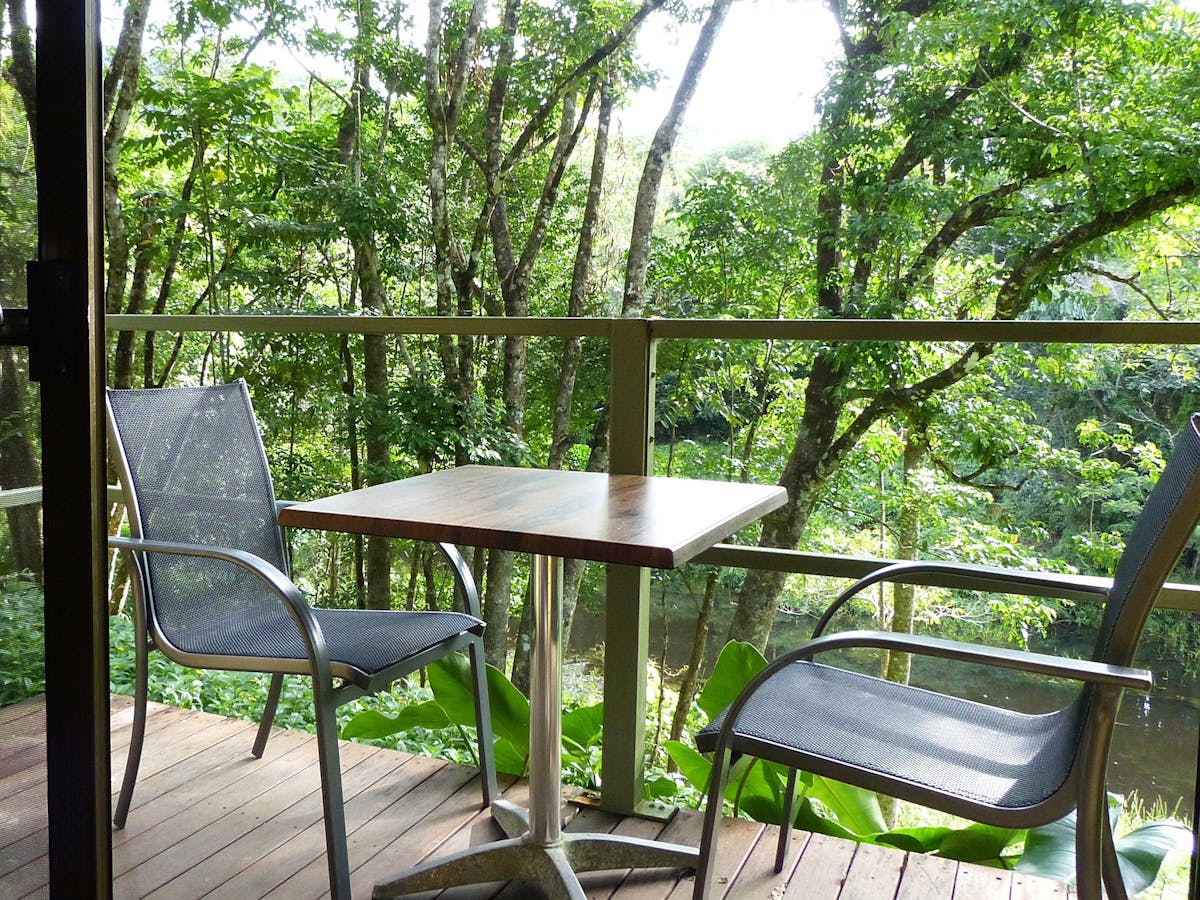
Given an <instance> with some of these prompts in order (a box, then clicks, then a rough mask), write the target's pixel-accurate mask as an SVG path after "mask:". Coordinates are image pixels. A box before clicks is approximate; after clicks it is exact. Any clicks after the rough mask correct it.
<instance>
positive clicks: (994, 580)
mask: <svg viewBox="0 0 1200 900" xmlns="http://www.w3.org/2000/svg"><path fill="white" fill-rule="evenodd" d="M931 575H932V576H933V578H930V577H929V576H931ZM938 575H945V576H950V577H951V578H953V579H954V583H955V584H956V585H959V586H961V584H962V582H963V581H967V582H971V581H976V582H978V584H979V587H978V590H993V591H995V590H1001V591H1003V592H1005V593H1010V594H1019V593H1021V591H1022V588H1025V589H1029V588H1037V589H1042V590H1051V589H1053V590H1058V591H1062V581H1061V579H1060V578H1059V576H1056V575H1047V574H1044V573H1040V572H1027V571H1023V570H1021V569H1003V568H1000V567H999V566H977V565H970V564H968V563H954V562H936V561H928V560H918V561H914V562H900V563H894V564H892V565H890V566H884V567H883V568H881V569H877V570H875V571H874V572H872V573H871V574H870V575H865V576H863V577H862V578H860V579H859V580H858V581H856V582H854V584H852V585H850V587H848V588H846V590H844V591H842V593H840V594H839V595H838V596H837V599H835V600H834V601H833V602H832V603H830V604H829V606H828V607H827V608H826V610H825V612H824V614H823V615H822V616H821V618H820V620H819V621H818V622H817V625H816V627H815V628H814V629H813V637H814V638H818V637H820V636H821V635H822V634H823V633H824V631H825V629H826V628H827V627H828V625H829V622H830V620H831V619H832V618H833V617H834V615H836V614H837V612H838V610H840V609H841V608H842V607H843V606H845V605H846V603H847V602H848V601H849V600H851V599H853V598H854V597H855V596H857V595H858V594H860V593H861V592H862V591H864V590H866V589H867V588H869V587H871V586H872V585H875V584H879V583H880V582H881V581H903V582H916V583H920V584H937V583H938V580H937V576H938ZM914 576H922V577H921V578H920V579H919V580H918V579H917V578H915V577H914ZM1064 593H1066V592H1064ZM1069 593H1070V594H1071V595H1072V596H1078V597H1081V598H1084V597H1097V598H1099V597H1104V596H1106V595H1107V594H1108V589H1107V588H1106V587H1102V586H1100V585H1090V584H1080V585H1075V586H1072V587H1071V589H1070V591H1069Z"/></svg>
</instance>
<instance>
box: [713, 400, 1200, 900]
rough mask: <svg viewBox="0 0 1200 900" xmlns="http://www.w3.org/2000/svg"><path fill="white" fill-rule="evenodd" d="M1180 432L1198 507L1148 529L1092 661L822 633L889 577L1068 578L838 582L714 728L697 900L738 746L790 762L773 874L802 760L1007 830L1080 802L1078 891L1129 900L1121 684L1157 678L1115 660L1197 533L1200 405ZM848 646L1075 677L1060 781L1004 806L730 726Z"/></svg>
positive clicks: (1079, 593) (1183, 502)
mask: <svg viewBox="0 0 1200 900" xmlns="http://www.w3.org/2000/svg"><path fill="white" fill-rule="evenodd" d="M1184 441H1186V442H1187V443H1186V447H1187V450H1188V453H1189V456H1188V459H1187V462H1185V463H1181V465H1185V466H1187V465H1190V467H1191V468H1190V469H1189V468H1185V469H1183V470H1182V471H1183V472H1184V473H1187V476H1188V479H1189V480H1188V481H1187V483H1186V485H1184V489H1183V493H1182V495H1181V496H1179V497H1178V498H1177V501H1176V506H1175V509H1186V510H1191V511H1192V513H1191V514H1181V515H1179V516H1177V517H1176V516H1172V517H1171V518H1170V519H1169V520H1167V521H1166V522H1161V523H1159V526H1158V531H1157V532H1156V533H1155V534H1154V535H1153V537H1152V542H1151V544H1150V548H1149V549H1148V551H1147V555H1146V557H1145V559H1144V561H1143V562H1144V566H1143V567H1142V568H1139V569H1137V570H1136V572H1135V574H1134V577H1133V578H1132V579H1130V581H1129V583H1128V585H1126V587H1125V591H1126V593H1125V600H1124V601H1123V605H1122V607H1121V608H1120V609H1119V610H1118V612H1117V614H1116V618H1114V619H1113V620H1112V621H1111V622H1110V621H1109V620H1108V618H1107V617H1106V620H1105V625H1104V627H1103V630H1102V633H1103V634H1104V635H1105V637H1104V642H1103V643H1101V644H1099V645H1098V646H1097V648H1096V650H1095V651H1094V654H1093V655H1094V657H1095V659H1069V658H1064V657H1058V656H1052V655H1048V654H1042V653H1031V652H1024V651H1016V650H1009V649H1004V648H995V647H987V646H983V645H977V644H969V643H964V642H960V641H950V640H944V639H941V638H935V637H923V636H917V635H910V634H899V633H894V632H883V631H867V630H861V631H847V632H842V633H839V634H834V635H824V631H825V629H826V627H827V626H828V625H829V622H830V621H831V619H832V618H833V616H834V615H836V614H837V612H838V611H839V610H840V609H841V608H842V607H843V606H844V605H845V604H846V603H847V602H848V601H849V600H850V599H852V598H853V597H855V596H857V595H858V594H860V593H861V592H862V591H864V590H866V589H867V588H869V587H871V586H873V585H876V584H880V583H882V582H887V581H910V582H912V581H915V582H918V583H924V584H939V583H948V579H947V578H946V577H945V576H952V583H953V584H955V585H956V586H966V587H975V588H987V589H990V590H997V588H998V587H999V588H1000V589H1001V590H1003V591H1005V592H1007V593H1013V594H1019V593H1022V592H1025V593H1028V594H1035V595H1036V594H1044V593H1046V592H1047V590H1049V589H1053V591H1054V592H1055V594H1058V595H1061V593H1062V584H1061V582H1058V581H1056V580H1055V579H1053V578H1048V577H1046V576H1044V575H1038V574H1037V573H1033V572H1021V571H1016V570H1008V569H1001V568H996V567H991V566H973V565H966V564H962V563H951V562H928V561H917V562H901V563H896V564H893V565H889V566H884V567H882V568H880V569H878V570H877V571H875V572H873V573H871V574H870V575H867V576H866V577H864V578H862V579H860V580H858V581H857V582H855V583H854V584H853V585H851V586H850V587H849V588H847V589H846V590H845V591H843V592H842V593H841V594H840V595H839V596H838V597H837V599H835V600H834V601H833V603H832V604H830V606H829V607H828V609H827V610H826V611H825V613H824V615H823V616H822V617H821V619H820V620H819V622H818V624H817V626H816V628H815V629H814V632H813V638H812V639H811V640H809V641H807V642H806V643H804V644H802V645H801V646H799V647H797V648H796V649H795V650H793V651H791V652H789V653H787V654H784V655H783V656H780V657H778V658H777V659H775V660H774V661H773V662H771V663H770V664H768V665H767V666H766V667H764V668H763V669H762V670H761V671H760V672H759V673H757V674H756V675H755V677H754V678H752V679H751V680H750V682H749V683H748V684H747V685H746V687H745V688H743V689H742V690H741V692H740V693H739V695H738V697H737V699H736V700H735V701H734V702H733V704H732V705H731V706H730V707H729V709H728V710H726V712H725V714H724V715H725V718H724V720H723V721H722V724H721V728H720V729H719V731H718V734H717V740H716V746H715V749H714V754H713V755H714V759H713V767H712V772H711V775H710V778H709V785H708V791H707V797H708V802H707V807H706V810H705V815H704V826H703V833H702V836H701V842H700V859H699V863H698V865H697V869H696V882H695V887H694V891H693V897H694V898H695V900H703V898H704V897H705V896H706V894H707V893H708V890H709V886H710V885H711V884H712V882H713V875H714V873H713V863H714V859H715V856H716V854H715V843H716V834H717V823H718V822H719V820H720V818H721V811H722V807H723V805H724V796H725V789H726V786H727V784H728V780H729V770H730V767H731V765H732V761H733V759H734V756H735V752H736V754H738V755H741V754H749V755H751V756H755V757H758V758H763V759H768V760H774V761H776V762H777V763H779V764H781V765H784V766H787V767H788V769H789V773H788V784H787V792H786V799H785V803H784V810H783V822H782V825H781V828H780V834H779V844H778V847H777V850H776V859H775V870H776V871H777V872H779V871H782V868H783V862H784V858H785V853H786V849H787V845H788V842H789V837H790V832H791V827H792V819H793V816H792V803H793V798H794V795H795V788H796V773H797V770H798V769H804V770H806V771H812V772H817V773H820V774H822V775H828V776H829V777H831V778H834V779H838V780H841V781H845V782H849V783H852V784H856V785H861V786H863V787H865V788H868V789H870V790H874V791H878V792H880V793H884V794H889V795H892V796H896V797H900V798H903V799H905V800H910V801H913V802H916V803H921V804H924V805H926V806H932V807H935V808H938V809H942V810H945V811H947V812H950V813H953V814H956V815H960V816H963V817H966V818H970V819H974V820H976V821H981V822H986V823H989V824H992V825H996V826H1000V827H1011V828H1028V827H1034V826H1038V825H1045V824H1048V823H1050V822H1053V821H1055V820H1056V819H1059V818H1061V817H1062V816H1064V815H1066V814H1067V813H1069V812H1070V811H1071V810H1072V809H1076V810H1077V817H1078V818H1077V825H1076V831H1075V848H1076V856H1075V866H1076V889H1077V891H1078V894H1079V896H1080V897H1081V898H1085V900H1093V898H1096V900H1098V898H1099V897H1100V896H1101V886H1102V885H1103V887H1104V889H1106V890H1107V892H1108V896H1109V898H1110V900H1125V898H1127V896H1128V894H1127V892H1126V890H1125V885H1124V881H1123V879H1122V877H1121V872H1120V866H1119V863H1118V859H1117V855H1116V849H1115V846H1114V843H1113V835H1112V823H1111V822H1110V820H1109V816H1108V799H1107V790H1106V785H1105V772H1106V769H1107V765H1108V751H1109V746H1110V744H1111V741H1112V732H1113V726H1114V724H1115V722H1116V714H1117V708H1118V705H1119V703H1120V700H1121V694H1122V691H1124V690H1125V689H1127V688H1128V689H1132V690H1139V691H1148V690H1149V689H1150V687H1151V685H1152V681H1153V679H1152V677H1151V674H1150V673H1149V672H1147V671H1144V670H1141V669H1136V668H1132V667H1129V666H1127V665H1121V664H1119V663H1127V662H1131V661H1132V659H1133V654H1134V650H1135V649H1136V646H1137V641H1138V638H1139V637H1140V634H1141V631H1142V628H1143V627H1144V625H1145V620H1146V617H1147V616H1148V615H1149V612H1150V608H1151V607H1152V606H1153V598H1154V596H1155V595H1157V593H1158V590H1159V589H1160V588H1161V586H1162V583H1163V581H1164V580H1165V578H1166V575H1167V574H1168V573H1169V571H1170V569H1171V567H1172V566H1173V565H1174V563H1175V561H1176V560H1177V559H1178V555H1179V551H1180V550H1182V548H1183V547H1184V546H1185V545H1186V542H1187V541H1188V540H1189V539H1190V538H1191V536H1192V534H1193V532H1194V530H1195V527H1196V521H1197V517H1198V515H1200V513H1198V512H1197V511H1200V475H1198V474H1197V467H1196V466H1197V464H1196V455H1197V454H1200V414H1197V415H1194V416H1192V417H1191V419H1190V421H1189V425H1188V427H1187V429H1186V430H1185V431H1184V434H1183V435H1181V437H1180V443H1179V444H1177V445H1176V450H1175V453H1176V454H1179V453H1180V451H1181V449H1182V448H1183V447H1184V446H1185V445H1184V443H1183V442H1184ZM1143 515H1145V513H1143ZM1068 593H1069V594H1070V595H1071V596H1072V597H1074V598H1090V599H1094V600H1100V601H1104V600H1106V599H1107V598H1108V597H1109V595H1110V593H1111V589H1110V588H1109V587H1107V586H1100V585H1095V586H1091V585H1073V586H1072V589H1071V590H1070V591H1069V592H1068ZM851 648H876V649H885V650H895V651H898V652H902V653H911V654H914V655H917V656H932V657H940V658H943V659H949V660H955V661H960V662H964V663H975V664H981V665H988V666H994V667H998V668H1004V669H1013V670H1018V671H1022V672H1027V673H1030V674H1034V675H1043V676H1052V677H1057V678H1064V679H1069V680H1072V681H1075V682H1078V683H1080V684H1081V685H1082V688H1081V691H1080V696H1079V698H1078V699H1077V700H1076V701H1075V702H1076V703H1080V704H1082V710H1081V719H1080V722H1081V733H1080V736H1079V738H1078V741H1077V744H1076V751H1075V754H1074V757H1073V759H1072V762H1071V767H1070V770H1069V772H1068V774H1067V777H1066V779H1065V781H1064V782H1063V784H1062V785H1061V786H1060V787H1059V788H1058V789H1057V790H1056V791H1054V792H1053V793H1052V794H1051V795H1050V796H1048V797H1046V798H1045V799H1043V800H1042V801H1041V802H1037V803H1032V804H1029V805H1025V806H1020V807H1002V806H997V805H994V804H991V803H987V802H984V801H977V800H971V799H968V798H965V797H960V796H957V795H952V794H948V793H946V792H943V791H939V790H937V789H935V788H932V787H929V786H926V785H923V784H917V783H914V782H911V781H908V780H906V779H904V778H900V777H897V776H892V775H888V774H885V773H883V772H879V771H876V770H874V769H869V768H864V767H861V766H857V765H854V764H851V763H847V762H843V761H840V760H834V759H830V758H828V757H825V756H820V755H817V754H815V753H809V752H806V751H803V750H799V749H797V748H795V747H791V746H787V745H778V744H775V743H773V742H771V741H768V740H766V739H762V738H752V737H749V736H746V735H735V730H736V726H737V724H738V719H739V716H740V715H741V714H742V711H743V710H744V709H745V708H746V706H747V705H748V704H749V703H750V701H751V700H752V699H753V696H754V694H755V692H756V691H757V690H758V689H759V688H760V687H761V686H762V685H763V684H765V683H766V682H767V681H768V680H769V679H770V678H771V677H772V676H773V675H775V674H776V673H777V672H779V671H780V670H782V669H784V668H785V667H787V666H789V665H791V664H793V663H796V662H800V661H807V660H811V659H813V657H815V656H816V655H817V654H820V653H825V652H828V651H832V650H846V649H851ZM1104 660H1111V661H1112V662H1107V661H1104ZM735 743H736V746H737V750H736V751H735V750H734V746H735Z"/></svg>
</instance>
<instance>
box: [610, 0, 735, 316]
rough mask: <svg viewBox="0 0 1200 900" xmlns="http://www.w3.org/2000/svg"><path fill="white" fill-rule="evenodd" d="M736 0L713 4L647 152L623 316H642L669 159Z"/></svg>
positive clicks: (627, 269)
mask: <svg viewBox="0 0 1200 900" xmlns="http://www.w3.org/2000/svg"><path fill="white" fill-rule="evenodd" d="M732 2H733V0H714V2H713V5H712V6H711V7H709V10H708V18H707V19H706V20H705V21H704V25H703V27H701V29H700V36H699V37H698V38H697V39H696V46H694V47H693V48H692V54H691V56H690V57H689V58H688V64H687V68H685V69H684V72H683V78H681V79H680V81H679V87H678V88H677V89H676V91H675V97H674V98H673V99H672V100H671V106H670V108H669V109H668V110H667V114H666V116H664V117H663V120H662V124H660V125H659V126H658V131H657V132H656V133H655V135H654V140H653V141H652V142H651V143H650V151H649V152H648V153H647V154H646V163H645V165H644V166H643V167H642V178H641V181H640V182H639V183H638V192H637V200H636V201H635V202H634V207H633V229H632V234H631V235H630V238H629V257H628V262H626V264H625V291H624V295H623V299H622V303H621V314H622V315H623V316H638V315H641V312H642V308H643V306H645V302H646V296H645V295H646V272H647V270H648V269H649V266H650V237H651V235H652V234H653V233H654V221H655V218H656V215H657V212H658V194H659V189H660V188H661V187H662V179H663V174H664V173H665V172H666V169H667V160H668V159H670V157H671V151H672V150H673V149H674V147H675V140H676V139H677V138H678V137H679V129H680V127H681V126H682V125H683V117H684V114H685V113H686V112H687V108H688V106H689V105H690V104H691V102H692V97H694V96H695V94H696V86H697V85H698V84H699V82H700V75H701V73H702V72H703V71H704V66H705V65H706V64H707V63H708V55H709V53H710V52H711V51H712V47H713V43H714V42H715V41H716V39H717V35H718V34H720V32H721V26H722V25H723V24H724V23H725V16H726V14H727V13H728V12H729V7H730V5H731V4H732Z"/></svg>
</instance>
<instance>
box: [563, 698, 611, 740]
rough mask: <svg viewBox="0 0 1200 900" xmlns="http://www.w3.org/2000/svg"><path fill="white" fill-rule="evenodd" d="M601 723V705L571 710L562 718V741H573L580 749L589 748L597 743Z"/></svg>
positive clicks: (602, 715)
mask: <svg viewBox="0 0 1200 900" xmlns="http://www.w3.org/2000/svg"><path fill="white" fill-rule="evenodd" d="M603 722H604V704H603V703H597V704H595V705H593V706H581V707H579V708H578V709H573V710H571V711H570V712H569V713H567V714H566V715H564V716H563V717H562V736H563V739H564V740H570V741H574V742H575V743H576V744H578V745H579V746H580V747H590V746H592V745H594V744H597V743H598V742H599V740H600V733H601V730H602V726H603Z"/></svg>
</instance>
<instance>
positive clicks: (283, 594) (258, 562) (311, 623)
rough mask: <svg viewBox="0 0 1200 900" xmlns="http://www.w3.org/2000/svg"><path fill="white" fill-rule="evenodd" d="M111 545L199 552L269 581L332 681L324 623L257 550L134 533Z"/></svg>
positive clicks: (127, 549)
mask: <svg viewBox="0 0 1200 900" xmlns="http://www.w3.org/2000/svg"><path fill="white" fill-rule="evenodd" d="M108 545H109V546H110V547H115V548H116V549H118V550H122V551H124V552H127V553H167V554H171V555H174V556H196V557H202V558H205V559H216V560H221V561H223V562H228V563H230V564H232V565H235V566H240V567H241V568H243V569H245V570H246V571H248V572H250V573H251V574H253V575H254V576H255V577H257V578H259V579H260V580H261V581H263V582H265V583H266V585H267V586H268V587H269V588H270V589H271V592H272V593H274V594H275V595H276V596H277V597H278V598H279V599H280V601H281V602H282V603H283V605H284V608H285V609H287V611H288V614H289V615H291V617H292V621H294V622H295V623H296V627H297V628H298V629H299V631H300V636H301V637H302V638H303V639H304V644H305V647H306V649H307V650H308V656H309V660H310V662H312V664H313V670H314V673H315V674H318V675H321V676H323V677H324V678H325V680H326V683H331V682H332V675H331V673H330V671H329V652H328V650H327V649H326V647H325V636H324V635H323V634H322V633H321V626H320V625H319V624H318V623H317V620H316V617H315V616H313V614H312V609H311V608H310V607H309V605H308V604H307V603H305V602H304V598H303V597H301V596H300V591H299V590H298V589H297V588H296V585H294V584H293V583H292V580H291V579H290V578H288V577H287V575H285V574H284V573H283V572H281V571H279V569H278V568H276V567H275V566H274V565H272V564H271V563H269V562H267V561H266V560H265V559H263V558H262V557H259V556H255V555H254V554H253V553H247V552H246V551H245V550H235V549H231V548H228V547H208V546H205V545H203V544H177V543H173V542H169V541H151V540H145V539H143V538H132V537H116V536H114V537H110V538H109V539H108Z"/></svg>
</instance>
